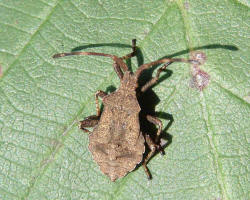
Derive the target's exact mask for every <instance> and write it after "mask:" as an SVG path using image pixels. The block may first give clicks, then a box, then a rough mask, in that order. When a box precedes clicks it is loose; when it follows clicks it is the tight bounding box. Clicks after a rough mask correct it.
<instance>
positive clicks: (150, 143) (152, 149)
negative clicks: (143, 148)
mask: <svg viewBox="0 0 250 200" xmlns="http://www.w3.org/2000/svg"><path fill="white" fill-rule="evenodd" d="M145 140H146V143H147V145H148V147H149V148H150V152H149V153H148V155H147V156H146V158H145V159H144V161H143V163H142V166H143V168H144V171H145V173H146V175H147V177H148V179H151V178H152V175H151V173H150V171H149V169H148V167H147V163H148V161H149V160H150V158H151V157H152V156H153V155H154V153H155V151H156V150H157V147H158V145H157V144H155V143H154V142H153V140H152V139H151V138H150V136H149V135H146V136H145Z"/></svg>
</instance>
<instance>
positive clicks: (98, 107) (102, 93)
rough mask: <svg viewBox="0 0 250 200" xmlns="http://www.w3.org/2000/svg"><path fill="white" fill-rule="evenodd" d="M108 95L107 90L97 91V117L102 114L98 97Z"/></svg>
mask: <svg viewBox="0 0 250 200" xmlns="http://www.w3.org/2000/svg"><path fill="white" fill-rule="evenodd" d="M106 95H107V93H106V92H103V91H102V90H98V91H97V92H96V93H95V105H96V116H97V117H100V115H101V109H100V106H99V100H98V97H100V98H103V97H105V96H106Z"/></svg>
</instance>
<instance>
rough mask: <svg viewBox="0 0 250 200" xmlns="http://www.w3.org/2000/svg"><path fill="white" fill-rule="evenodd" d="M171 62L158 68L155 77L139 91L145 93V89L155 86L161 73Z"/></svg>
mask: <svg viewBox="0 0 250 200" xmlns="http://www.w3.org/2000/svg"><path fill="white" fill-rule="evenodd" d="M171 63H172V62H168V63H166V64H165V65H163V66H162V67H161V68H159V69H158V70H157V73H156V76H155V77H154V78H152V79H151V80H150V81H148V82H147V83H146V84H145V85H144V86H143V87H142V88H141V91H142V92H145V91H146V90H147V89H149V88H150V87H152V86H153V85H154V84H156V83H157V82H158V80H159V77H160V73H161V72H163V71H164V70H165V69H166V68H167V66H168V65H170V64H171Z"/></svg>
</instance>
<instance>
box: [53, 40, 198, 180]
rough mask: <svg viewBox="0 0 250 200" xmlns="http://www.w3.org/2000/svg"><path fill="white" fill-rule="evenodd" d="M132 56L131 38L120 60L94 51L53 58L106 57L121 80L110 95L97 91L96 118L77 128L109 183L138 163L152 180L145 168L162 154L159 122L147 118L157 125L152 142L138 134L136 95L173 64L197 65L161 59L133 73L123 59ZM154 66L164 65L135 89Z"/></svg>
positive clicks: (87, 118)
mask: <svg viewBox="0 0 250 200" xmlns="http://www.w3.org/2000/svg"><path fill="white" fill-rule="evenodd" d="M135 54H136V40H135V39H134V40H132V53H130V54H128V55H125V56H123V57H118V56H115V55H111V54H105V53H95V52H71V53H59V54H55V55H54V56H53V58H59V57H64V56H71V55H93V56H105V57H109V58H111V59H112V60H113V67H114V70H115V72H116V73H117V75H118V77H119V79H120V87H119V88H118V89H117V90H116V91H114V92H112V93H110V94H107V93H106V92H103V91H100V90H99V91H97V92H96V94H95V100H96V115H91V116H89V117H86V118H85V119H84V120H83V121H80V129H82V130H83V131H85V132H88V133H89V150H90V152H91V153H92V156H93V158H94V160H95V161H96V162H97V164H98V165H99V166H100V169H101V171H102V172H103V173H104V174H106V175H107V176H108V177H109V178H110V179H111V181H115V180H116V179H118V178H121V177H124V176H125V175H126V174H127V173H128V172H131V171H132V170H133V169H134V168H135V167H136V165H138V164H139V163H142V166H143V167H144V169H145V172H146V174H147V177H148V178H149V179H150V178H151V175H150V172H149V170H148V168H147V162H148V160H149V159H150V158H151V157H152V156H153V155H154V153H155V152H156V151H161V152H162V149H161V146H160V145H159V139H160V138H159V137H160V134H161V131H162V122H161V121H160V120H159V119H158V118H156V117H154V116H151V115H147V116H146V118H147V120H148V121H149V122H151V123H153V124H155V125H157V126H158V131H157V134H156V138H155V139H154V140H153V139H152V138H151V137H150V135H148V134H146V133H142V132H141V130H140V123H139V113H140V110H141V108H140V105H139V103H138V100H137V95H138V92H145V91H146V90H147V89H149V88H150V87H151V86H153V85H154V84H155V83H157V81H158V79H159V76H160V73H161V72H162V71H163V70H165V69H166V67H167V66H168V65H169V64H171V63H173V62H186V63H194V62H197V61H195V60H186V59H182V58H164V59H160V60H157V61H154V62H150V63H147V64H143V65H141V66H140V67H139V68H138V69H137V70H136V71H135V73H133V72H131V71H130V70H129V69H128V66H127V65H126V64H125V62H124V60H126V59H128V58H131V57H133V56H135ZM164 63H165V64H164ZM157 64H164V65H163V66H162V67H161V68H159V69H158V71H157V74H156V76H155V77H154V78H152V79H151V80H150V81H148V82H147V83H146V84H145V85H144V86H142V87H141V88H140V89H139V90H138V89H137V88H138V83H137V82H138V79H139V77H140V75H141V74H142V72H143V71H144V70H147V69H149V68H150V67H152V66H153V65H157ZM98 98H101V99H102V101H103V105H104V108H103V111H102V113H101V110H100V107H99V102H98ZM87 127H93V131H92V132H90V131H89V130H87V129H86V128H87ZM145 142H146V144H147V145H148V147H149V148H150V152H149V153H148V154H147V155H146V156H145V159H143V154H144V152H145Z"/></svg>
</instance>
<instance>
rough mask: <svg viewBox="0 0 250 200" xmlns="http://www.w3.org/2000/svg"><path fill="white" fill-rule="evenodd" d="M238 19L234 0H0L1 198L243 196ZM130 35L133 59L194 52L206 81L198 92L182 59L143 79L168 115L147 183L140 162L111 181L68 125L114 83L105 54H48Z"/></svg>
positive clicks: (245, 121) (245, 102) (242, 47)
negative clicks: (155, 78)
mask: <svg viewBox="0 0 250 200" xmlns="http://www.w3.org/2000/svg"><path fill="white" fill-rule="evenodd" d="M248 19H249V3H248V1H245V0H241V1H236V0H216V1H214V0H213V1H212V0H208V1H201V0H186V1H181V0H176V1H160V0H158V1H149V0H147V1H146V0H145V1H142V0H136V1H101V0H100V1H97V0H92V1H91V0H82V1H80V0H70V1H63V0H48V1H39V0H38V1H32V0H25V1H16V0H8V1H7V0H0V68H1V70H0V72H2V73H3V74H2V75H1V78H0V102H1V103H0V199H182V200H183V199H192V200H193V199H209V200H214V199H223V200H228V199H232V200H236V199H248V198H249V191H250V187H249V144H248V143H249V124H250V122H249V112H250V106H249V94H250V92H249V65H248V63H249V45H248V44H249V43H248V42H249V41H248V37H249V32H250V30H249V25H248ZM133 38H136V39H137V43H138V46H139V47H140V50H141V55H140V56H141V58H140V59H139V63H140V64H141V62H142V61H143V62H144V63H147V62H150V61H153V60H157V59H159V58H162V57H165V56H171V55H172V56H176V57H183V58H188V57H189V51H190V50H199V51H201V52H202V53H204V54H205V55H206V61H205V63H204V64H203V65H202V66H201V70H202V71H204V73H205V72H206V73H207V74H208V75H209V78H210V80H209V83H208V85H207V86H206V87H205V88H204V89H203V90H199V89H197V87H194V85H193V86H192V84H190V82H192V81H193V84H194V78H195V77H193V78H192V76H194V75H193V74H192V73H191V72H192V70H194V68H193V66H192V65H188V64H182V63H174V64H172V65H171V66H169V70H171V71H172V74H171V76H170V77H168V78H166V74H165V75H164V74H162V77H163V78H161V80H162V81H161V82H160V83H159V84H157V85H156V86H155V87H154V88H153V90H154V92H155V95H156V96H157V98H159V100H160V102H159V103H158V104H157V106H156V111H157V112H161V113H168V114H169V115H172V116H173V119H174V122H173V123H172V124H171V126H170V128H169V129H168V130H167V133H166V132H165V133H163V135H166V134H169V135H171V136H172V142H171V144H170V145H169V146H168V147H167V148H166V149H165V152H166V155H165V156H164V157H162V156H160V155H159V154H157V155H156V156H155V157H153V158H152V159H151V160H150V162H149V165H148V167H149V169H150V171H151V172H152V176H153V180H152V181H147V178H146V175H145V174H144V171H143V168H142V167H140V168H138V169H137V170H135V171H133V172H131V173H129V174H128V175H127V176H126V177H124V178H121V179H119V180H118V181H116V182H114V183H113V182H111V181H110V180H109V179H108V178H107V177H106V176H105V175H103V174H102V173H101V172H100V170H99V167H98V166H97V164H96V163H95V162H94V161H93V160H92V156H91V154H90V152H89V151H88V148H87V146H88V135H87V134H85V133H83V132H82V131H80V130H79V129H78V127H77V121H78V120H81V119H83V118H84V117H86V116H89V115H92V114H95V102H94V93H95V92H96V91H97V90H99V89H101V90H106V89H107V88H108V87H110V86H115V87H119V80H118V77H117V76H116V74H115V72H114V70H113V68H112V61H111V60H110V59H108V58H103V57H91V56H72V57H65V58H60V59H57V60H54V59H52V55H53V54H55V53H60V52H70V51H71V50H72V49H74V48H76V49H81V48H82V46H84V45H89V44H93V45H89V46H90V48H88V49H82V50H87V51H96V52H105V53H110V54H115V55H119V56H123V55H125V54H127V53H129V52H130V51H131V49H130V48H128V47H129V46H127V45H130V44H131V40H132V39H133ZM103 43H104V44H106V45H99V46H98V45H97V46H98V47H95V45H96V44H103ZM107 43H109V44H107ZM112 44H113V45H112ZM119 44H120V45H119ZM237 49H238V50H237ZM142 58H143V59H142ZM137 67H138V63H137V61H136V59H134V58H133V59H132V69H133V70H135V69H136V68H137ZM168 72H169V71H168ZM154 73H155V72H154ZM201 75H202V74H201ZM164 77H165V78H164ZM196 78H202V77H201V76H200V77H198V76H196ZM197 80H198V79H197ZM199 83H203V82H199ZM196 84H197V83H196ZM163 116H164V114H161V115H159V117H163ZM162 120H163V123H164V127H166V126H167V124H168V122H169V121H168V120H166V119H162Z"/></svg>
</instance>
